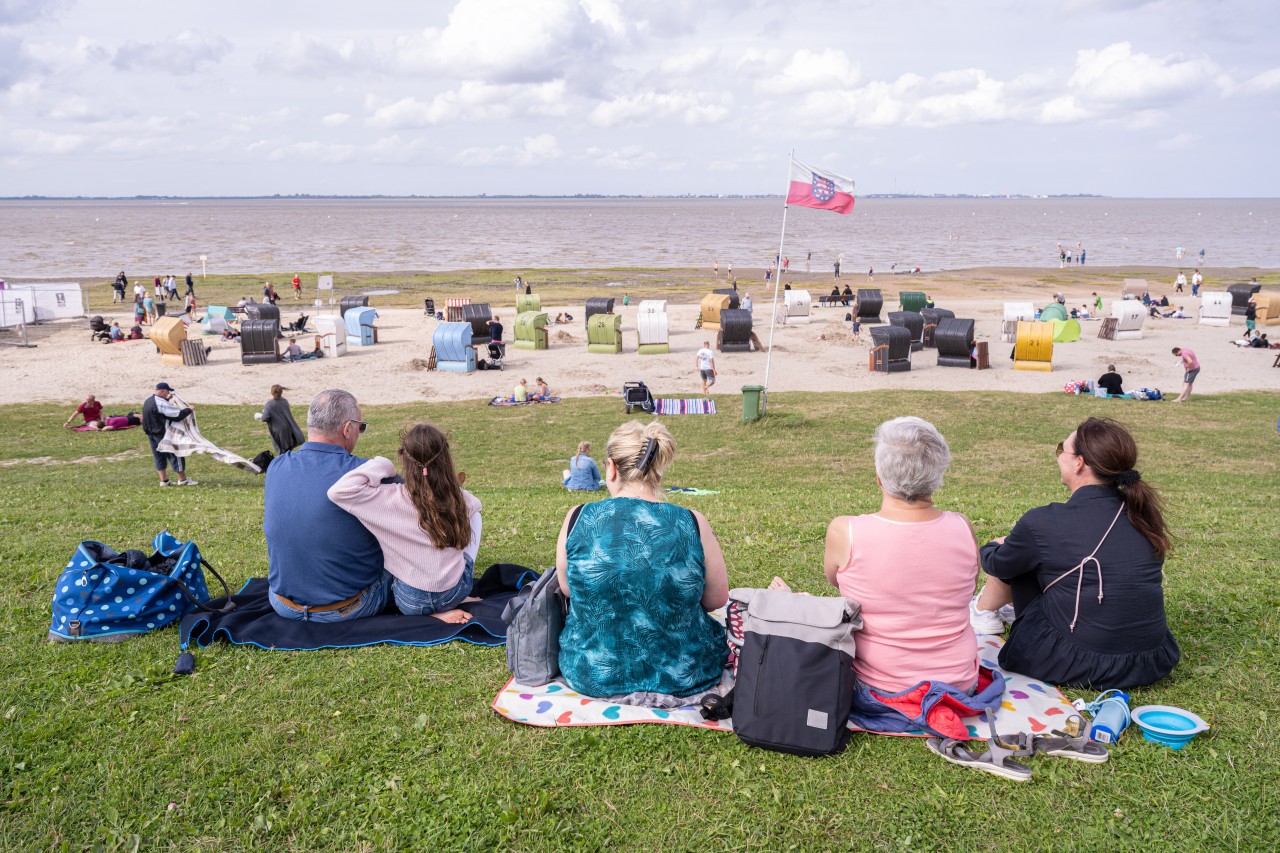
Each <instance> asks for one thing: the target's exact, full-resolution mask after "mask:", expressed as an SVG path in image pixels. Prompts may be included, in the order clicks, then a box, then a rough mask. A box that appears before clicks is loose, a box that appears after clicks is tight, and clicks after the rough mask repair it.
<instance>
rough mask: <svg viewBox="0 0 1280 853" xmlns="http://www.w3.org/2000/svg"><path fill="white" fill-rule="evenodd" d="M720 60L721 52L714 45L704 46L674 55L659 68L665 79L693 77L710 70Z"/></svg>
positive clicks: (663, 61)
mask: <svg viewBox="0 0 1280 853" xmlns="http://www.w3.org/2000/svg"><path fill="white" fill-rule="evenodd" d="M719 58H720V50H719V48H717V47H714V46H712V45H703V46H702V47H699V48H697V49H696V50H685V51H680V52H679V53H675V54H672V55H671V56H668V57H667V58H666V59H664V60H662V63H661V64H660V65H659V66H658V69H659V72H660V73H661V74H662V76H663V77H665V78H668V79H669V78H671V77H691V76H693V75H695V74H698V73H700V72H702V71H705V70H707V69H709V68H710V67H711V66H712V65H714V64H715V63H716V62H717V61H719Z"/></svg>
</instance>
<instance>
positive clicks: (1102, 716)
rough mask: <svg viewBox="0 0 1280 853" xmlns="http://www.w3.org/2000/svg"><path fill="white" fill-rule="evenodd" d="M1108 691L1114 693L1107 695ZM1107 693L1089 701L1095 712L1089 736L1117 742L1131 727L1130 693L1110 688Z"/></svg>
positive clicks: (1104, 741) (1098, 739)
mask: <svg viewBox="0 0 1280 853" xmlns="http://www.w3.org/2000/svg"><path fill="white" fill-rule="evenodd" d="M1107 693H1111V694H1112V695H1110V696H1107ZM1107 693H1103V694H1102V695H1101V696H1099V697H1098V698H1097V699H1095V700H1093V702H1091V703H1089V710H1091V711H1092V712H1093V727H1092V728H1090V729H1089V738H1090V740H1096V741H1097V742H1098V743H1115V742H1116V741H1118V740H1119V739H1120V735H1121V734H1122V733H1123V732H1124V730H1125V729H1126V728H1128V727H1129V694H1128V693H1125V692H1124V691H1122V690H1108V691H1107ZM1104 697H1105V698H1104Z"/></svg>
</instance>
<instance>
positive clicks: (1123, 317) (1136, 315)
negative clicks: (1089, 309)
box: [1111, 299, 1147, 341]
mask: <svg viewBox="0 0 1280 853" xmlns="http://www.w3.org/2000/svg"><path fill="white" fill-rule="evenodd" d="M1111 316H1112V317H1115V318H1116V334H1115V337H1114V338H1113V339H1112V340H1117V341H1136V340H1141V338H1142V324H1143V323H1144V322H1145V321H1146V319H1147V309H1146V308H1145V307H1144V306H1143V304H1142V303H1141V302H1138V301H1136V300H1133V299H1113V300H1112V301H1111Z"/></svg>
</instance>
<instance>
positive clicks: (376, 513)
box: [329, 423, 481, 623]
mask: <svg viewBox="0 0 1280 853" xmlns="http://www.w3.org/2000/svg"><path fill="white" fill-rule="evenodd" d="M399 457H400V464H401V467H402V468H403V469H404V482H403V483H384V482H383V480H385V479H387V478H389V477H395V476H396V466H395V465H394V464H392V462H391V460H390V459H387V458H386V457H383V456H375V457H374V458H373V459H370V460H369V461H368V462H365V463H364V464H363V465H361V466H360V467H358V468H355V469H353V470H351V471H348V472H347V473H346V474H344V475H342V477H340V478H339V479H338V481H337V482H336V483H334V484H333V485H332V486H330V487H329V500H331V501H333V502H334V503H335V504H337V505H338V506H339V507H341V508H342V509H345V510H346V511H347V512H349V513H351V514H352V515H354V516H355V517H356V518H358V519H360V523H361V524H363V525H364V526H365V528H366V529H367V530H368V531H369V532H370V533H372V534H373V535H374V536H375V537H376V538H377V540H378V544H379V545H380V546H381V547H382V558H383V566H384V567H385V568H386V570H387V571H388V572H390V573H391V574H392V576H393V577H394V580H393V581H392V582H391V595H392V597H393V598H394V599H395V604H396V607H397V608H398V609H399V610H400V612H401V613H404V614H407V615H410V616H426V615H429V616H434V617H435V618H436V619H439V620H440V621H442V622H454V623H458V622H466V621H467V620H468V619H470V618H471V614H470V613H468V612H466V611H465V610H459V609H458V607H459V605H461V604H464V603H466V602H468V601H478V600H479V599H477V598H471V597H470V595H471V588H472V586H473V585H474V584H475V575H474V572H475V564H476V554H477V553H478V552H479V550H480V508H481V507H480V501H479V500H477V499H476V497H475V495H473V494H471V493H470V492H468V491H467V490H466V489H464V488H462V483H463V481H464V480H465V479H466V475H464V474H460V473H458V472H455V471H454V469H453V457H452V456H451V455H450V453H449V440H448V438H446V437H445V434H444V433H443V432H441V431H440V430H439V429H438V428H437V427H435V426H434V425H432V424H429V423H418V424H414V425H412V426H410V427H407V428H406V429H405V430H404V432H402V433H401V434H400V451H399Z"/></svg>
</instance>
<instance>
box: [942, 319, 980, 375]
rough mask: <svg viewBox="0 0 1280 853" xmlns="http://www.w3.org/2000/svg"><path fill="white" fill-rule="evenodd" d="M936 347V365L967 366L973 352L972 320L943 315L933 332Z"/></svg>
mask: <svg viewBox="0 0 1280 853" xmlns="http://www.w3.org/2000/svg"><path fill="white" fill-rule="evenodd" d="M933 343H934V345H935V346H936V347H937V348H938V366H940V367H969V365H970V362H969V359H970V356H971V355H972V354H973V321H972V320H967V319H957V318H955V317H943V318H942V319H941V320H939V321H938V328H937V329H935V330H934V333H933Z"/></svg>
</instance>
